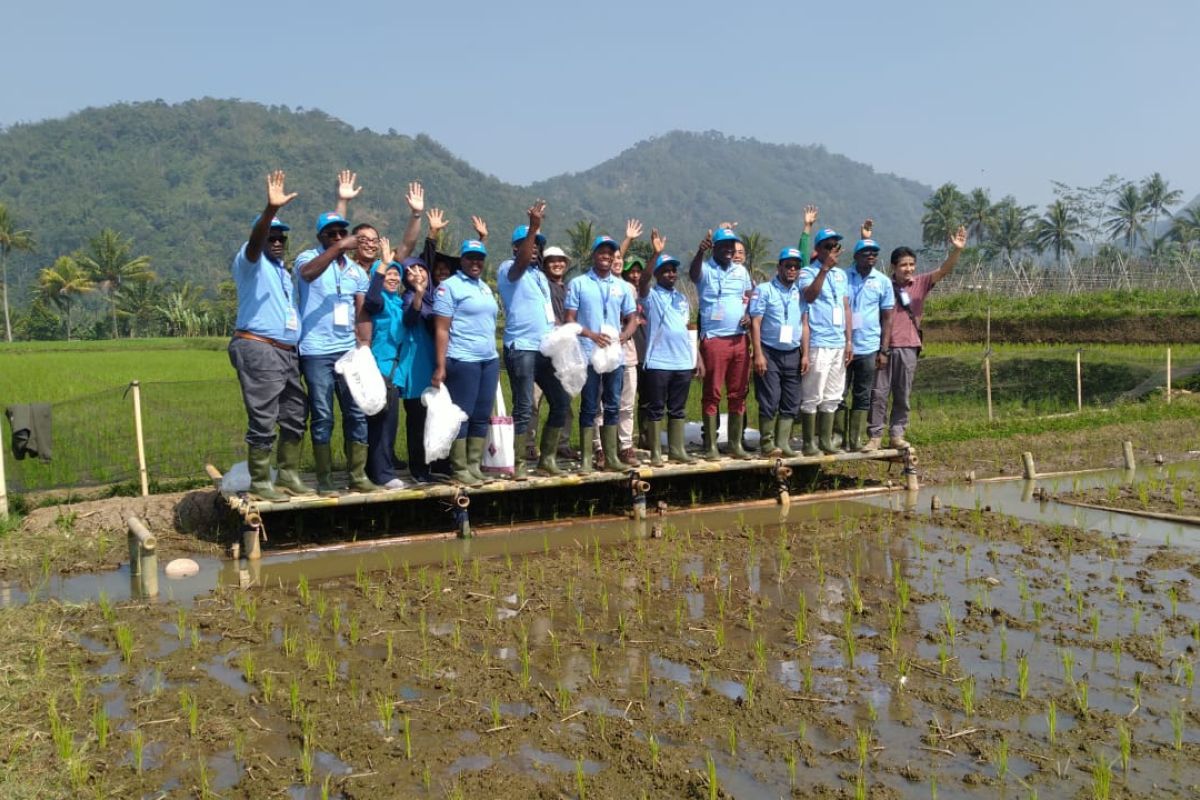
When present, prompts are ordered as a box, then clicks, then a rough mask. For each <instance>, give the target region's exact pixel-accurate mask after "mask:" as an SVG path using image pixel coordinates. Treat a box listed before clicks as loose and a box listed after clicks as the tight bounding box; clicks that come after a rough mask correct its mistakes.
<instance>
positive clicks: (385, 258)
mask: <svg viewBox="0 0 1200 800" xmlns="http://www.w3.org/2000/svg"><path fill="white" fill-rule="evenodd" d="M379 263H380V264H382V265H383V266H384V267H385V268H386V267H387V265H388V264H390V263H392V242H391V240H390V239H388V237H386V236H381V237H379Z"/></svg>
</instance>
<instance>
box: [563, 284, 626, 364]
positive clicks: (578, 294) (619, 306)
mask: <svg viewBox="0 0 1200 800" xmlns="http://www.w3.org/2000/svg"><path fill="white" fill-rule="evenodd" d="M563 307H564V308H565V309H566V310H567V311H574V312H575V321H576V322H578V323H579V324H580V325H582V326H583V327H585V328H587V329H588V330H590V331H595V332H596V333H599V332H600V329H601V328H603V327H604V326H605V325H611V326H612V327H613V328H614V329H615V330H616V331H617V332H618V333H620V331H621V318H622V317H627V316H629V315H630V314H632V313H634V312H635V311H637V300H636V299H634V296H633V286H632V285H631V284H630V283H629V282H628V281H624V280H621V278H619V277H617V276H616V275H615V274H613V273H609V275H608V277H607V278H601V277H600V276H599V275H597V274H596V271H595V270H594V269H589V270H588V271H587V272H585V273H584V274H582V275H580V276H579V277H577V278H574V279H572V280H571V282H570V283H569V284H567V299H566V300H565V301H563ZM579 344H580V346H581V347H582V348H583V357H584V358H586V359H587V360H588V361H591V359H592V351H593V350H595V349H596V343H595V342H593V341H592V340H591V339H586V338H583V337H580V339H579ZM621 363H622V364H624V363H625V354H624V352H622V354H621Z"/></svg>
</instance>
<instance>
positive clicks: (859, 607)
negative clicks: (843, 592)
mask: <svg viewBox="0 0 1200 800" xmlns="http://www.w3.org/2000/svg"><path fill="white" fill-rule="evenodd" d="M850 606H851V608H853V609H854V613H855V614H858V615H859V616H862V613H863V609H864V605H863V597H862V590H860V589H859V587H858V578H857V576H854V575H852V576H850Z"/></svg>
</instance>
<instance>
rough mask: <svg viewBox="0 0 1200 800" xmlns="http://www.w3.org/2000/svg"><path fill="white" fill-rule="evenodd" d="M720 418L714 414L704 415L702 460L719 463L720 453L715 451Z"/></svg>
mask: <svg viewBox="0 0 1200 800" xmlns="http://www.w3.org/2000/svg"><path fill="white" fill-rule="evenodd" d="M719 422H720V417H718V416H717V415H716V414H705V415H704V448H705V449H704V460H705V461H720V460H721V451H720V450H718V449H717V427H718V424H719Z"/></svg>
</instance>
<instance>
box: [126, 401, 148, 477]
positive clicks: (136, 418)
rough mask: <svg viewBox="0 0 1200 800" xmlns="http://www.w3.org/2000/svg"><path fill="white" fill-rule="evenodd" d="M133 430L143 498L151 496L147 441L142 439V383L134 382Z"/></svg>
mask: <svg viewBox="0 0 1200 800" xmlns="http://www.w3.org/2000/svg"><path fill="white" fill-rule="evenodd" d="M129 385H130V386H131V387H133V429H134V432H135V433H136V434H137V456H138V477H139V478H141V481H142V497H147V496H148V495H149V494H150V481H149V477H148V476H147V475H146V441H145V439H144V438H143V437H142V383H141V381H133V382H132V383H130V384H129Z"/></svg>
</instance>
